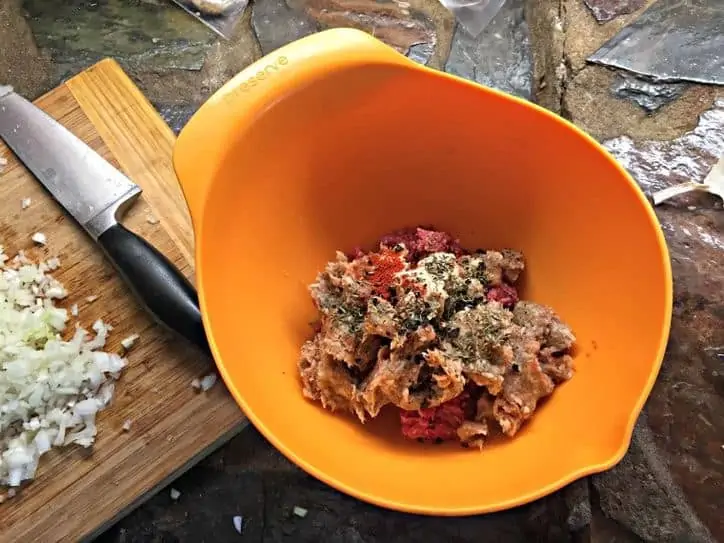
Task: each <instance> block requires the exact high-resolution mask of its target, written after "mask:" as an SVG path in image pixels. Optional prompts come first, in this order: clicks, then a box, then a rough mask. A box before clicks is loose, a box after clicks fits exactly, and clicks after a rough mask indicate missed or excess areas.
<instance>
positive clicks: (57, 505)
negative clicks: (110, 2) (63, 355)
mask: <svg viewBox="0 0 724 543" xmlns="http://www.w3.org/2000/svg"><path fill="white" fill-rule="evenodd" d="M36 104H37V105H38V106H40V107H41V108H42V109H44V110H45V111H46V112H48V113H49V114H50V115H51V116H52V117H54V118H55V119H57V120H59V121H60V122H61V123H62V124H64V125H65V126H66V127H67V128H69V129H70V130H71V131H72V132H74V133H75V134H76V135H77V136H78V137H80V138H82V139H83V140H84V141H85V142H86V143H88V144H89V145H90V146H91V147H93V148H94V149H95V150H96V151H98V152H99V153H100V154H101V155H102V156H103V157H104V158H105V159H106V160H108V161H110V162H111V163H112V164H113V165H114V166H115V167H117V168H119V169H120V170H122V171H123V172H124V173H125V174H126V175H127V176H128V177H130V178H131V179H132V180H133V181H135V182H136V183H137V184H139V185H140V186H141V187H142V188H143V196H142V198H141V199H140V200H139V201H138V202H137V203H136V204H135V206H134V207H133V208H132V209H131V211H130V212H129V213H128V215H127V216H126V218H125V219H124V221H123V222H124V224H125V225H126V226H127V227H128V228H130V229H131V230H133V231H135V232H137V233H138V234H140V235H141V236H142V237H144V238H145V239H147V240H148V241H149V242H150V243H152V244H153V245H155V246H156V247H157V248H158V249H159V250H160V251H162V252H163V253H164V254H165V255H166V256H167V257H168V258H170V259H171V260H172V261H173V262H174V263H175V264H176V265H177V266H179V268H180V269H182V270H183V271H184V273H186V274H187V275H188V276H189V277H191V276H192V273H193V233H192V230H191V221H190V218H189V216H188V213H187V210H186V204H185V202H184V199H183V196H182V194H181V191H180V188H179V186H178V183H177V181H176V176H175V174H174V171H173V166H172V162H171V154H172V149H173V145H174V139H175V138H174V135H173V133H172V132H171V130H170V129H169V128H168V126H166V124H165V123H164V122H163V120H162V119H161V118H160V117H159V115H158V114H157V113H156V111H155V110H154V109H153V107H152V106H151V104H150V103H149V102H148V101H147V100H146V98H145V97H144V96H143V95H142V94H141V92H140V91H139V90H138V89H137V88H136V87H135V86H134V84H133V83H132V82H131V80H130V79H129V78H128V77H127V76H126V75H125V74H124V73H123V71H122V70H121V68H120V67H119V66H118V65H117V64H116V63H115V62H114V61H112V60H105V61H103V62H101V63H99V64H97V65H95V66H93V67H92V68H90V69H88V70H87V71H85V72H83V73H81V74H80V75H78V76H76V77H74V78H73V79H71V80H70V81H68V82H67V83H65V84H64V85H62V86H60V87H58V88H56V89H55V90H53V91H51V92H50V93H48V94H46V95H45V96H43V97H42V98H40V99H39V100H37V101H36ZM0 157H5V158H7V159H8V165H7V166H6V167H5V169H4V171H3V172H0V244H2V245H4V246H5V251H6V253H8V254H10V255H14V254H15V253H16V252H17V251H18V250H20V249H24V250H26V251H27V252H28V253H32V254H33V255H34V256H38V257H42V256H45V257H50V256H56V255H57V256H58V257H59V258H60V260H61V268H60V269H59V270H58V271H57V272H55V276H56V277H57V278H58V279H59V280H60V281H61V282H62V283H63V284H64V285H65V286H66V289H67V290H68V291H69V293H70V295H69V297H68V299H67V300H65V301H64V305H66V306H68V307H69V306H70V305H71V304H73V303H77V304H78V305H79V307H80V314H79V317H78V319H79V321H80V322H81V324H83V325H84V326H86V327H90V325H91V324H92V323H93V321H94V320H95V319H97V318H102V319H103V320H104V321H105V322H108V323H110V324H111V325H113V326H114V330H113V332H112V334H111V339H110V343H109V344H108V345H107V346H106V349H107V350H109V351H117V350H119V348H120V341H121V340H122V339H123V338H125V337H127V336H128V335H130V334H133V333H138V334H140V335H141V338H140V340H139V341H138V342H137V344H136V345H135V346H134V348H133V349H132V350H131V352H130V353H129V355H128V360H129V366H128V367H127V368H126V370H125V371H124V373H123V375H122V376H121V378H120V380H119V382H118V383H117V384H116V394H115V397H114V399H113V403H112V404H111V406H110V407H108V408H107V409H106V410H105V411H103V412H102V413H101V414H100V415H99V417H98V428H99V433H98V436H97V441H96V444H95V446H94V447H93V449H92V452H90V453H89V451H86V450H84V449H81V448H79V447H68V448H66V449H64V450H62V451H60V452H55V451H53V452H50V453H48V454H46V455H45V456H43V458H42V460H41V466H40V469H39V471H38V473H37V475H36V478H35V480H34V481H32V482H31V483H29V484H26V485H24V486H23V488H22V490H21V491H20V492H19V493H18V495H17V496H16V497H14V498H12V499H9V500H6V501H5V502H4V503H3V504H1V505H0V541H3V542H5V541H8V542H9V541H28V542H30V541H34V542H35V541H36V542H39V543H52V542H56V541H63V542H65V541H68V542H76V541H80V540H83V539H86V538H89V537H93V536H94V535H97V534H98V533H100V532H101V531H102V530H104V529H105V528H107V527H109V526H110V525H111V524H112V523H113V522H114V521H115V520H118V519H119V518H120V517H121V516H123V515H124V514H126V513H128V512H129V511H130V510H132V509H133V508H134V507H135V506H137V505H139V504H140V503H141V502H142V501H144V500H145V499H147V498H148V497H150V496H151V495H152V494H153V493H154V492H155V491H157V490H160V489H161V488H163V486H165V485H166V484H168V483H169V482H170V481H172V480H173V479H174V478H176V477H178V476H179V475H180V474H181V473H182V472H184V471H185V470H187V469H188V468H189V467H191V466H192V465H193V464H194V463H196V462H198V461H199V460H200V459H201V458H203V457H204V456H205V455H206V454H208V453H209V452H211V451H212V450H214V449H215V448H216V447H218V446H219V445H221V444H222V443H224V442H225V441H227V440H228V439H230V438H231V437H232V436H233V435H234V434H236V433H237V432H238V431H240V430H241V429H242V428H243V426H244V425H245V419H244V417H243V415H242V413H241V411H240V410H239V408H238V407H237V406H236V404H235V403H234V401H233V400H232V399H231V397H230V395H229V394H228V392H227V391H226V389H225V388H224V386H223V384H222V383H221V382H220V381H219V383H218V384H217V385H216V386H215V387H214V388H212V389H211V390H210V391H208V392H205V393H197V392H195V391H194V390H193V389H192V387H191V386H190V383H191V381H192V380H193V379H194V378H195V377H199V376H203V375H205V374H207V373H209V372H210V371H212V368H213V363H212V361H211V360H210V359H208V358H206V357H205V356H204V355H202V354H199V353H197V352H196V351H195V350H194V348H192V347H191V346H190V345H189V344H186V343H185V342H184V341H183V340H180V339H179V338H176V337H172V336H171V334H169V333H168V332H166V331H165V330H162V329H161V328H160V327H159V326H157V325H156V324H154V323H153V322H152V320H151V319H150V318H149V317H148V316H147V315H146V314H145V313H144V311H143V310H142V309H141V308H140V306H139V305H138V304H137V303H136V301H135V299H134V298H133V296H132V295H131V293H130V292H129V290H128V289H127V288H126V286H125V285H124V283H123V282H122V281H121V280H120V279H119V278H118V277H117V276H116V273H115V271H114V269H113V268H112V267H111V266H110V265H109V264H108V262H106V261H105V260H104V257H103V256H102V254H101V252H100V250H99V249H98V248H97V247H96V246H95V245H94V244H93V243H92V242H91V240H90V238H89V237H87V236H86V235H85V233H84V232H83V230H82V229H81V228H80V227H79V226H78V225H77V224H76V223H75V222H74V221H73V219H72V218H70V216H67V215H66V214H65V213H64V211H63V210H62V209H61V208H60V206H59V205H58V204H56V203H55V201H54V200H52V199H51V197H50V196H49V195H48V194H47V193H45V192H44V189H43V188H42V187H41V185H40V183H38V181H36V180H35V178H33V177H32V175H31V174H30V173H29V172H28V171H27V170H26V169H25V168H24V167H23V166H22V165H21V164H19V163H18V161H17V160H16V159H15V157H14V156H13V155H12V153H11V152H10V151H9V150H8V148H7V147H5V146H4V144H3V143H2V142H0ZM23 198H31V200H32V204H31V205H30V207H29V208H28V209H25V210H22V209H21V200H22V199H23ZM155 219H157V220H158V222H157V223H156V224H152V223H154V222H156V220H155ZM34 232H43V233H45V234H46V236H47V238H48V244H47V247H45V248H42V249H40V250H38V249H35V248H33V243H32V241H31V239H30V237H31V235H32V234H33V233H34ZM88 296H98V299H97V300H96V301H94V302H92V303H88V302H87V301H86V297H88ZM126 420H128V421H130V422H131V428H130V431H128V432H124V431H123V428H122V426H123V424H124V421H126ZM0 494H4V492H3V489H1V488H0Z"/></svg>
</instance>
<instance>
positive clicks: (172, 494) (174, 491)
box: [170, 488, 181, 501]
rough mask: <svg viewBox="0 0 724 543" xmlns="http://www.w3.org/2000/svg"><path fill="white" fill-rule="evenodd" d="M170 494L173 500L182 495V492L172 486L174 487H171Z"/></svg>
mask: <svg viewBox="0 0 724 543" xmlns="http://www.w3.org/2000/svg"><path fill="white" fill-rule="evenodd" d="M170 494H171V499H172V500H173V501H176V500H178V499H179V498H180V497H181V492H179V491H178V490H176V489H175V488H172V489H171V492H170Z"/></svg>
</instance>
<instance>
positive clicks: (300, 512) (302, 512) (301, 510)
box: [293, 505, 309, 518]
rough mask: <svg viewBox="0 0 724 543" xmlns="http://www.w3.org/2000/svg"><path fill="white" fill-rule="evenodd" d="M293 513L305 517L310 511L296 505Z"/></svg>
mask: <svg viewBox="0 0 724 543" xmlns="http://www.w3.org/2000/svg"><path fill="white" fill-rule="evenodd" d="M293 513H294V514H295V515H296V516H298V517H299V518H304V517H306V516H307V513H309V511H307V510H306V509H305V508H304V507H299V506H298V505H295V506H294V509H293Z"/></svg>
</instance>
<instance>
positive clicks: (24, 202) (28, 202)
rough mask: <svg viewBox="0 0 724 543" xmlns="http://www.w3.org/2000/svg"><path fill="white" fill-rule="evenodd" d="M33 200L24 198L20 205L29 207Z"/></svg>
mask: <svg viewBox="0 0 724 543" xmlns="http://www.w3.org/2000/svg"><path fill="white" fill-rule="evenodd" d="M32 202H33V201H32V200H31V199H30V198H23V199H22V200H20V207H21V208H22V209H28V208H29V207H30V204H31V203H32Z"/></svg>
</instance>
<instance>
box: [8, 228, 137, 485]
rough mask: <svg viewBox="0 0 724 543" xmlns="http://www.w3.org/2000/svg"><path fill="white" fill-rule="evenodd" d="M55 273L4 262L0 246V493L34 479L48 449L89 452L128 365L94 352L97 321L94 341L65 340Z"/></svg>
mask: <svg viewBox="0 0 724 543" xmlns="http://www.w3.org/2000/svg"><path fill="white" fill-rule="evenodd" d="M34 241H36V243H37V242H38V240H36V239H35V238H34ZM8 264H9V265H8ZM58 266H60V261H59V260H58V259H50V260H48V261H47V262H43V263H40V264H34V263H33V262H31V261H30V260H29V259H28V258H27V257H26V256H25V254H24V253H22V252H19V253H18V255H17V256H16V257H15V258H13V259H8V257H7V256H6V255H5V254H4V252H3V250H2V247H1V246H0V486H8V487H17V486H19V485H20V484H21V483H22V482H23V481H25V480H29V479H32V478H33V477H34V476H35V472H36V469H37V467H38V463H39V461H40V457H41V456H42V455H43V454H45V453H46V452H48V451H49V450H50V449H51V448H52V447H62V446H66V445H70V444H77V445H80V446H82V447H90V446H91V445H92V444H93V442H94V441H95V436H96V433H97V427H96V415H97V414H98V412H99V411H100V410H102V409H104V408H105V407H106V406H107V405H108V404H109V403H110V401H111V398H112V397H113V390H114V386H113V381H112V379H113V377H114V376H117V375H118V374H119V373H120V371H121V370H122V369H123V368H124V367H125V365H126V361H125V359H123V358H121V357H120V356H119V355H117V354H115V353H106V352H102V351H100V350H99V349H101V348H102V347H104V346H105V343H106V339H107V336H108V333H109V332H110V330H111V327H110V326H109V325H107V324H105V323H104V322H103V321H100V320H99V321H96V322H95V323H94V324H93V331H94V332H95V336H94V335H92V334H90V333H89V332H88V331H86V330H85V329H83V328H81V327H80V326H78V325H76V326H77V328H76V330H75V333H74V335H73V337H72V338H71V339H70V340H68V341H64V340H63V337H62V333H63V331H64V330H65V329H66V326H67V324H68V319H69V314H68V311H66V310H65V309H62V308H59V307H56V306H55V305H54V301H55V300H56V299H60V298H64V297H65V296H66V295H67V292H66V290H65V288H64V287H63V285H61V284H60V283H59V282H58V281H57V280H56V279H54V278H53V277H51V276H50V275H47V274H46V272H48V271H52V270H54V269H56V268H57V267H58ZM70 313H71V314H72V315H75V314H77V307H75V306H73V307H71V311H70ZM10 490H11V491H12V490H13V489H12V488H11V489H10ZM13 492H14V491H13ZM11 495H12V494H11V492H10V491H8V493H7V496H8V497H10V496H11Z"/></svg>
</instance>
